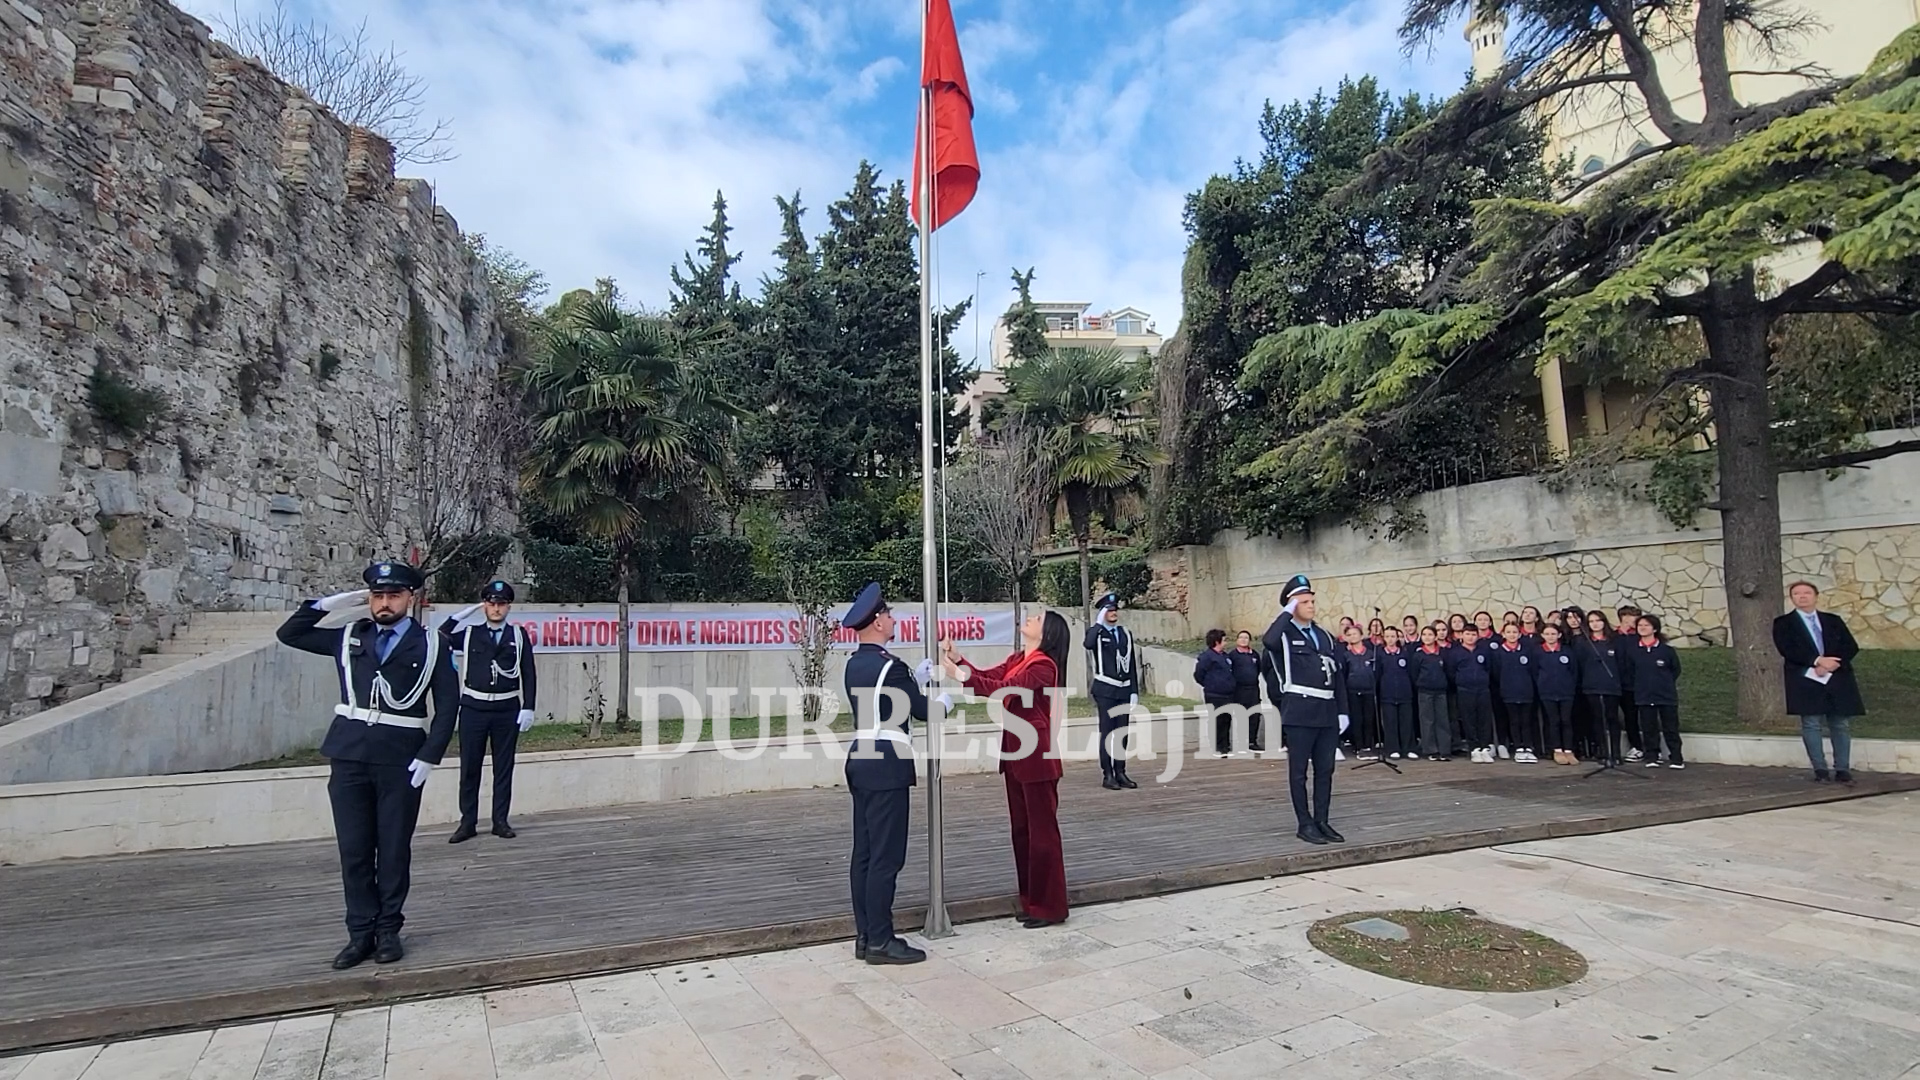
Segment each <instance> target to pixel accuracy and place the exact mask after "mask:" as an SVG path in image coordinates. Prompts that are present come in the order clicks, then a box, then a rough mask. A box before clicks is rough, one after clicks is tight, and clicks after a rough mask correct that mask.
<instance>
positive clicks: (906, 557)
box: [867, 536, 924, 599]
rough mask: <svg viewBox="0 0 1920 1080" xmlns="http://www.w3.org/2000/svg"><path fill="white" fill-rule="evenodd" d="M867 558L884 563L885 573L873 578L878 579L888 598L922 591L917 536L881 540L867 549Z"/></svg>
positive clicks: (911, 594) (916, 593)
mask: <svg viewBox="0 0 1920 1080" xmlns="http://www.w3.org/2000/svg"><path fill="white" fill-rule="evenodd" d="M867 558H868V559H870V560H872V561H873V562H876V563H884V564H885V565H886V567H887V572H886V574H884V575H882V576H880V577H876V578H874V579H873V580H875V581H878V582H879V583H880V587H881V588H882V589H884V590H886V594H887V596H888V598H889V599H891V598H893V597H896V596H899V597H917V596H919V595H920V593H921V592H922V591H923V590H922V589H921V585H922V584H924V583H923V582H922V580H921V573H920V538H919V537H918V536H903V537H899V538H898V539H894V540H882V541H880V542H879V543H877V544H875V545H873V547H872V548H869V549H868V551H867Z"/></svg>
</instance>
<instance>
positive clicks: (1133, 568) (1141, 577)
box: [1093, 548, 1153, 604]
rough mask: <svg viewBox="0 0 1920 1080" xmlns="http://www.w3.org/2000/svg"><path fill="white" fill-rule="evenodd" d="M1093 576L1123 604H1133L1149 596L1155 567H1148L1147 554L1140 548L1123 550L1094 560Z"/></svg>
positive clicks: (1110, 552)
mask: <svg viewBox="0 0 1920 1080" xmlns="http://www.w3.org/2000/svg"><path fill="white" fill-rule="evenodd" d="M1093 576H1094V578H1095V579H1096V580H1099V581H1101V582H1104V583H1105V584H1106V587H1107V589H1108V590H1109V591H1111V592H1113V593H1114V594H1115V595H1117V596H1119V597H1120V602H1121V603H1122V604H1131V603H1133V601H1135V600H1136V599H1138V598H1140V597H1142V596H1145V595H1147V589H1148V588H1149V587H1150V586H1151V585H1152V584H1153V567H1151V566H1149V565H1147V553H1146V552H1144V551H1142V550H1140V549H1139V548H1121V549H1120V550H1119V551H1109V552H1107V553H1106V554H1104V555H1101V556H1099V557H1098V558H1096V559H1094V560H1093Z"/></svg>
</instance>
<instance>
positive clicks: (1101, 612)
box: [1086, 593, 1140, 791]
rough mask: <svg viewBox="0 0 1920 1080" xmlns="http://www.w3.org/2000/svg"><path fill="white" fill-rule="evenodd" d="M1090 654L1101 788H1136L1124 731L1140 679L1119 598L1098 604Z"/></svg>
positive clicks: (1088, 647) (1089, 632) (1090, 633)
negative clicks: (1122, 622) (1130, 773)
mask: <svg viewBox="0 0 1920 1080" xmlns="http://www.w3.org/2000/svg"><path fill="white" fill-rule="evenodd" d="M1086 650H1087V652H1089V653H1091V654H1093V685H1092V686H1091V687H1089V688H1088V689H1089V692H1090V693H1091V694H1092V697H1093V707H1094V709H1095V710H1097V711H1098V712H1099V714H1100V774H1101V780H1100V786H1101V787H1103V788H1106V789H1107V790H1108V791H1118V790H1120V789H1121V788H1137V787H1139V786H1140V785H1139V784H1137V783H1135V782H1134V781H1133V778H1132V777H1130V776H1128V775H1127V759H1126V756H1125V755H1126V752H1127V736H1126V734H1125V729H1126V727H1127V723H1128V721H1129V720H1131V719H1132V717H1133V714H1132V713H1131V712H1129V711H1128V710H1127V708H1126V706H1128V705H1138V704H1139V703H1140V676H1139V675H1138V674H1137V669H1136V668H1135V666H1134V662H1133V635H1132V634H1129V633H1127V628H1126V627H1124V626H1121V625H1120V597H1119V596H1118V595H1116V594H1114V593H1108V594H1107V595H1105V596H1103V597H1101V598H1100V603H1099V604H1097V605H1095V608H1094V618H1093V625H1092V626H1089V627H1087V640H1086ZM1115 731H1120V732H1121V733H1122V734H1120V735H1118V736H1116V737H1115V741H1116V743H1117V748H1118V749H1119V751H1120V754H1121V756H1119V757H1115V756H1114V755H1113V752H1112V748H1110V747H1109V746H1108V743H1107V738H1108V736H1109V735H1110V734H1111V733H1112V732H1115Z"/></svg>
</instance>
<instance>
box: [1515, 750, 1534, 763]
mask: <svg viewBox="0 0 1920 1080" xmlns="http://www.w3.org/2000/svg"><path fill="white" fill-rule="evenodd" d="M1513 763H1514V764H1515V765H1532V764H1535V763H1536V759H1535V758H1534V756H1533V751H1531V750H1515V751H1514V752H1513Z"/></svg>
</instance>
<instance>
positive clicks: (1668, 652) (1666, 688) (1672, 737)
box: [1627, 640, 1684, 764]
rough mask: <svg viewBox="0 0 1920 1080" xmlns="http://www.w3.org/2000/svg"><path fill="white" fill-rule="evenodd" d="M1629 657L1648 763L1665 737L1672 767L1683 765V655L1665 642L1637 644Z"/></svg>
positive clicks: (1643, 744) (1656, 755) (1634, 702)
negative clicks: (1681, 688) (1681, 736)
mask: <svg viewBox="0 0 1920 1080" xmlns="http://www.w3.org/2000/svg"><path fill="white" fill-rule="evenodd" d="M1627 656H1628V659H1629V663H1628V665H1627V669H1628V670H1629V671H1630V672H1631V673H1632V674H1631V675H1630V676H1629V678H1630V679H1631V682H1632V686H1633V704H1634V708H1635V709H1636V710H1637V711H1638V712H1639V714H1640V743H1641V747H1642V751H1643V752H1644V753H1645V754H1646V758H1647V760H1648V761H1652V760H1654V759H1655V758H1656V757H1658V756H1659V754H1660V740H1661V739H1662V738H1663V737H1664V738H1665V739H1666V743H1667V761H1668V763H1669V764H1679V763H1681V762H1682V761H1683V760H1684V758H1683V757H1682V755H1681V752H1680V653H1679V652H1678V651H1677V650H1675V649H1674V647H1673V646H1671V645H1669V644H1667V643H1666V642H1664V641H1657V640H1656V641H1655V642H1654V643H1653V644H1651V645H1643V644H1641V643H1640V642H1639V641H1637V640H1636V641H1635V642H1634V644H1633V647H1632V648H1630V649H1628V650H1627Z"/></svg>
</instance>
